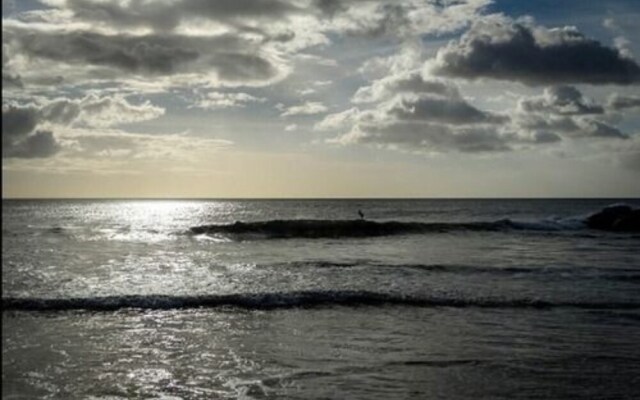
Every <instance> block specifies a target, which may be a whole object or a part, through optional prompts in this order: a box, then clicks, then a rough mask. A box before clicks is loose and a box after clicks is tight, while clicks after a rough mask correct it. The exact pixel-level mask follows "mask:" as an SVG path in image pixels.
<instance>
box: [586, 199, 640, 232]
mask: <svg viewBox="0 0 640 400" xmlns="http://www.w3.org/2000/svg"><path fill="white" fill-rule="evenodd" d="M587 226H588V227H589V228H592V229H600V230H605V231H614V232H640V209H639V208H636V209H634V208H632V207H631V206H628V205H615V206H610V207H607V208H605V209H603V210H602V211H600V212H597V213H595V214H593V215H592V216H590V217H589V218H587Z"/></svg>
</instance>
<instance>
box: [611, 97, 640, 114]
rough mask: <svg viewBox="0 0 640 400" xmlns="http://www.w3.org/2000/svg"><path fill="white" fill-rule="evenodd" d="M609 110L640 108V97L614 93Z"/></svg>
mask: <svg viewBox="0 0 640 400" xmlns="http://www.w3.org/2000/svg"><path fill="white" fill-rule="evenodd" d="M607 108H609V109H610V110H613V111H621V110H627V109H635V108H640V96H621V95H619V94H617V93H614V94H612V95H611V97H609V100H608V102H607Z"/></svg>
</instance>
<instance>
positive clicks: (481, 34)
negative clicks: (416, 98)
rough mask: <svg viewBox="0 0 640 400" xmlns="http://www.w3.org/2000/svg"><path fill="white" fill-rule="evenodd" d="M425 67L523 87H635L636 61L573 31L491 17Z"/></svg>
mask: <svg viewBox="0 0 640 400" xmlns="http://www.w3.org/2000/svg"><path fill="white" fill-rule="evenodd" d="M594 60H597V62H595V61H594ZM428 67H429V69H430V71H431V72H432V73H435V74H438V75H442V76H450V77H458V78H465V79H477V78H491V79H499V80H508V81H517V82H521V83H524V84H527V85H554V84H566V83H589V84H620V85H628V84H633V83H638V82H640V66H639V65H638V64H637V63H636V61H634V60H633V59H631V58H628V57H626V56H625V55H623V54H621V53H620V51H619V50H618V49H615V48H611V47H606V46H604V45H602V44H601V43H600V42H598V41H597V40H594V39H590V38H587V37H586V36H584V35H583V34H582V33H581V32H579V31H578V30H577V29H576V28H575V27H571V26H565V27H563V28H553V29H548V28H545V27H542V26H537V25H534V23H533V22H532V21H531V20H517V21H514V20H511V19H509V18H507V17H504V16H496V15H494V16H486V17H484V18H482V19H478V20H477V21H476V22H474V24H473V25H472V27H471V29H469V31H467V32H466V33H465V34H464V35H463V36H462V37H461V38H460V39H459V40H457V41H454V42H452V43H450V44H449V45H447V46H446V47H444V48H441V49H440V50H438V53H437V55H436V58H435V60H433V61H432V62H431V63H430V64H429V66H428Z"/></svg>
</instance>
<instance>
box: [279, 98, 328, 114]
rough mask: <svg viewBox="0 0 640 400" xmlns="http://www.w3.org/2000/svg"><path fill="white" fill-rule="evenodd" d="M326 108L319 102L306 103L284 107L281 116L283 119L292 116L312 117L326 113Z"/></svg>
mask: <svg viewBox="0 0 640 400" xmlns="http://www.w3.org/2000/svg"><path fill="white" fill-rule="evenodd" d="M328 110H329V109H328V108H327V106H325V105H324V104H322V103H321V102H319V101H307V102H305V103H303V104H300V105H297V106H291V107H285V108H284V111H283V112H282V114H280V115H281V116H283V117H291V116H294V115H314V114H322V113H324V112H327V111H328Z"/></svg>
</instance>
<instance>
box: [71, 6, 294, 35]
mask: <svg viewBox="0 0 640 400" xmlns="http://www.w3.org/2000/svg"><path fill="white" fill-rule="evenodd" d="M62 4H63V7H64V8H66V9H68V10H70V11H71V12H73V15H74V17H75V18H78V19H81V20H85V21H92V22H95V23H100V24H108V25H110V26H120V27H135V26H145V27H150V28H153V29H155V30H160V31H164V30H173V29H175V28H177V27H178V26H179V25H180V23H183V22H185V23H189V22H192V21H193V20H197V19H203V18H204V19H208V20H213V21H217V22H220V23H224V24H229V25H242V24H243V22H244V21H245V20H267V21H273V20H279V19H282V18H286V17H288V16H289V15H292V14H295V13H298V12H301V11H302V10H301V9H300V8H299V7H297V6H296V5H295V4H294V3H292V2H288V1H283V0H243V1H235V0H216V1H209V0H176V1H170V2H169V1H162V2H148V1H119V2H105V1H99V0H67V1H65V2H63V3H62Z"/></svg>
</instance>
